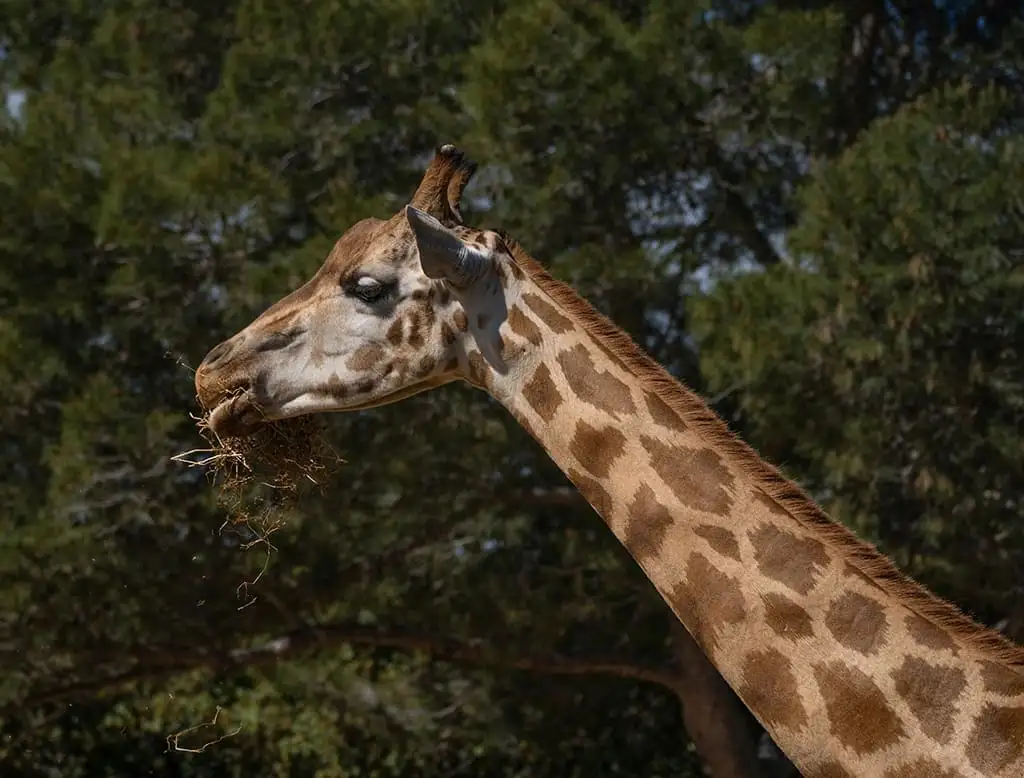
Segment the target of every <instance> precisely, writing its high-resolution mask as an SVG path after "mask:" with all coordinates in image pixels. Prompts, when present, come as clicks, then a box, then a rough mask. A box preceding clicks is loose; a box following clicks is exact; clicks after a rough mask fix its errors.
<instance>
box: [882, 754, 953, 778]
mask: <svg viewBox="0 0 1024 778" xmlns="http://www.w3.org/2000/svg"><path fill="white" fill-rule="evenodd" d="M882 778H965V777H964V774H963V773H961V772H958V771H955V770H947V769H946V768H944V767H943V766H942V765H940V764H939V763H938V762H936V761H935V760H934V759H929V758H927V757H921V758H920V759H915V760H914V761H913V762H908V763H907V764H901V765H897V766H896V767H890V768H889V769H888V770H886V771H885V773H884V775H883V776H882Z"/></svg>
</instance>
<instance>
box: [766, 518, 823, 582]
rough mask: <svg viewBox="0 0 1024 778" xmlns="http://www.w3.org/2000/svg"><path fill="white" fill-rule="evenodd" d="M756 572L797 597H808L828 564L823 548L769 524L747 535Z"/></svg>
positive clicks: (809, 539)
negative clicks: (752, 550) (803, 595)
mask: <svg viewBox="0 0 1024 778" xmlns="http://www.w3.org/2000/svg"><path fill="white" fill-rule="evenodd" d="M750 542H751V543H753V545H754V559H755V560H756V561H757V566H758V569H759V570H760V571H761V572H762V573H763V574H764V575H766V576H767V577H768V578H771V579H772V580H773V581H778V582H779V583H781V584H784V585H786V586H788V587H789V588H790V589H792V590H793V591H795V592H797V593H799V594H808V593H810V591H811V589H813V588H814V585H815V584H816V583H817V581H818V576H819V575H821V572H822V571H823V570H824V569H825V567H826V566H827V565H828V562H829V556H828V552H827V551H826V550H825V545H824V544H823V543H821V542H820V541H817V540H815V539H814V538H801V537H798V536H797V535H794V534H793V533H792V532H788V531H786V530H783V529H779V528H778V527H775V526H773V525H771V524H761V525H760V526H758V527H757V528H756V529H754V530H753V531H752V532H751V533H750Z"/></svg>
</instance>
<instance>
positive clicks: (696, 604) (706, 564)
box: [668, 551, 747, 658]
mask: <svg viewBox="0 0 1024 778" xmlns="http://www.w3.org/2000/svg"><path fill="white" fill-rule="evenodd" d="M668 599H669V603H670V604H671V605H673V606H674V607H675V609H676V612H677V613H678V614H679V618H680V620H681V621H682V622H683V624H684V625H685V626H686V628H687V629H689V630H690V634H691V635H693V637H694V640H696V641H697V642H698V643H699V644H700V646H701V648H703V649H704V652H705V653H706V654H707V655H708V656H709V657H711V658H714V655H715V650H716V649H717V646H718V638H719V635H720V634H721V632H722V630H724V629H725V628H726V627H728V626H729V625H730V624H739V623H740V622H742V621H743V620H744V619H745V618H746V616H747V611H746V606H745V604H744V601H743V593H742V591H741V590H740V584H739V581H737V580H736V579H735V578H733V577H731V576H729V575H727V574H725V573H723V572H722V571H721V570H719V569H718V568H716V567H715V566H714V565H712V564H711V562H710V561H708V559H707V557H705V556H704V555H703V554H701V553H699V552H697V551H692V552H690V556H689V558H688V559H687V562H686V576H685V578H684V579H683V581H682V582H680V583H679V585H678V586H676V588H675V589H674V590H673V591H672V593H671V594H670V595H669V598H668Z"/></svg>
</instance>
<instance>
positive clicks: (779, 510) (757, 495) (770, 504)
mask: <svg viewBox="0 0 1024 778" xmlns="http://www.w3.org/2000/svg"><path fill="white" fill-rule="evenodd" d="M750 497H751V499H752V500H753V501H754V502H756V503H760V504H761V505H762V506H764V507H765V508H767V509H768V511H769V512H770V513H771V514H773V515H774V516H778V517H779V518H786V519H792V518H793V517H792V516H790V515H789V513H788V512H787V511H786V510H785V509H784V508H783V507H782V506H781V505H779V503H778V502H777V501H776V500H774V499H772V498H771V497H769V496H768V495H767V494H765V493H764V492H763V491H762V490H761V489H759V488H754V489H753V490H751V492H750Z"/></svg>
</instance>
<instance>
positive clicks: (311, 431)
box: [171, 414, 343, 610]
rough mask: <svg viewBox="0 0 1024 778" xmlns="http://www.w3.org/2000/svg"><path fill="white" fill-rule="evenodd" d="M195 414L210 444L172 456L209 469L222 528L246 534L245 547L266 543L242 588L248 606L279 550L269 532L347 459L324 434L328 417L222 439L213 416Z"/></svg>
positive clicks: (283, 423)
mask: <svg viewBox="0 0 1024 778" xmlns="http://www.w3.org/2000/svg"><path fill="white" fill-rule="evenodd" d="M193 418H196V426H197V427H198V429H199V434H200V436H202V437H203V439H204V440H206V442H207V443H208V444H209V445H208V447H206V448H196V449H192V450H191V451H185V452H183V453H181V454H177V455H176V456H173V457H171V459H173V460H174V461H176V462H181V463H183V464H186V465H188V466H189V467H200V468H203V469H205V470H206V473H207V475H208V477H209V478H210V480H211V482H212V483H213V484H214V485H215V487H216V488H217V491H218V494H217V502H218V503H219V504H220V505H221V506H222V507H224V508H225V509H226V511H227V518H226V519H225V521H224V524H222V525H221V531H223V530H224V529H225V528H226V527H229V526H230V527H233V528H234V529H235V530H237V531H239V532H240V533H241V534H242V536H243V541H244V542H243V545H242V548H243V549H246V550H247V549H250V548H252V547H254V546H257V545H263V546H265V550H266V558H265V560H264V564H263V567H262V569H261V570H260V571H259V573H258V574H257V575H256V577H255V578H254V579H252V580H247V581H244V582H243V583H242V584H241V585H240V586H239V587H238V594H239V597H240V598H241V599H243V600H245V602H244V603H243V605H242V606H241V607H240V608H239V610H241V608H245V607H248V606H249V605H251V604H252V603H253V602H255V598H254V597H251V596H250V595H249V593H248V589H249V587H250V586H253V585H254V584H256V582H257V581H259V579H260V578H261V577H262V576H263V573H265V572H266V570H267V567H268V566H269V565H270V558H271V554H272V553H273V552H274V551H276V548H275V547H274V546H273V545H272V544H271V543H270V539H269V538H270V536H271V535H272V534H273V533H274V532H276V531H277V530H278V529H280V528H281V527H282V526H283V524H284V519H283V515H284V513H285V509H286V508H287V506H288V505H289V504H290V503H292V502H294V500H295V498H296V496H297V495H298V493H299V491H300V488H301V487H304V486H310V485H312V486H319V485H321V484H322V483H323V481H324V480H325V479H326V478H327V477H328V476H329V475H330V474H331V472H332V471H333V469H334V467H335V466H337V465H339V464H341V463H342V462H343V460H342V459H341V458H340V457H339V456H338V455H337V454H336V453H335V451H334V449H333V448H332V447H331V446H330V444H329V443H328V442H327V440H326V438H325V436H324V434H323V421H322V419H321V418H320V417H316V416H299V417H296V418H292V419H283V420H281V421H271V422H266V423H264V424H261V425H260V426H259V427H258V428H257V429H256V430H255V431H254V432H253V433H252V434H251V435H248V436H246V437H241V438H236V437H224V438H222V437H220V436H219V435H217V433H216V432H214V430H213V428H212V427H210V424H209V414H206V415H204V416H202V417H198V418H197V417H193Z"/></svg>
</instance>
